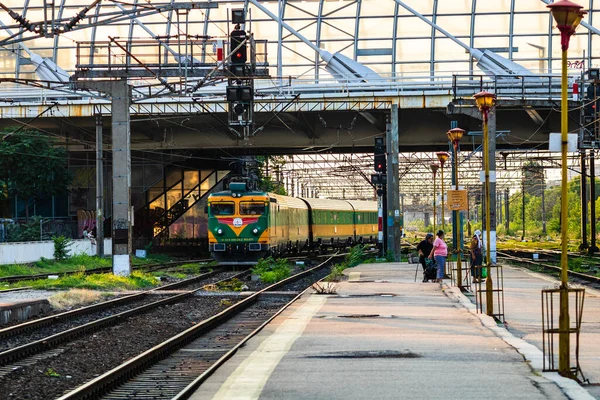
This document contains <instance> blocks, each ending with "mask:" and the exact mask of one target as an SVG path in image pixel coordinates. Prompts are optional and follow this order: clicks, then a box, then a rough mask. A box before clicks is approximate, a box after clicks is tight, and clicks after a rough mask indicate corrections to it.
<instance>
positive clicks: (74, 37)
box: [0, 0, 600, 78]
mask: <svg viewBox="0 0 600 400" xmlns="http://www.w3.org/2000/svg"><path fill="white" fill-rule="evenodd" d="M60 3H61V1H55V2H54V4H55V5H56V7H55V10H54V12H55V18H58V17H59V6H60ZM64 3H65V7H64V10H63V13H62V18H63V20H62V21H60V22H59V23H57V26H61V25H64V24H65V23H66V22H68V21H69V20H70V19H71V18H72V17H73V16H75V15H76V14H77V13H79V12H80V11H81V10H83V9H84V7H86V6H89V4H91V0H90V1H88V0H64ZM134 3H135V1H133V2H124V3H119V4H120V5H121V7H123V9H124V10H125V11H122V10H121V9H120V8H119V7H118V6H117V5H116V3H113V2H105V1H103V2H101V3H100V6H99V7H94V8H92V9H91V10H89V11H88V13H87V15H86V18H83V19H82V20H81V21H80V22H79V23H78V24H77V25H76V29H75V30H73V31H71V32H68V33H65V34H63V35H62V36H60V37H59V38H58V39H57V40H56V39H55V38H52V37H49V38H42V37H37V38H35V39H34V40H26V41H23V42H22V44H21V45H17V44H11V45H9V48H10V49H12V50H13V51H12V52H5V53H4V54H5V55H7V56H8V57H9V58H11V60H2V62H0V76H2V77H6V76H9V77H10V76H16V75H19V74H20V76H22V74H24V73H28V74H30V73H31V72H32V71H33V68H32V66H31V65H27V63H28V60H25V61H24V62H20V63H19V62H17V61H16V55H15V54H16V53H20V54H21V57H24V58H28V57H29V54H28V53H27V50H30V51H32V52H34V53H36V54H39V55H41V56H43V57H48V58H51V59H53V58H54V57H55V51H54V49H55V42H56V43H57V44H58V49H57V51H56V61H57V62H58V65H59V66H60V67H61V68H63V69H64V70H66V71H67V72H69V73H72V72H74V70H75V64H76V51H75V48H76V43H77V42H85V41H90V40H96V41H98V42H106V41H108V39H109V36H110V37H120V38H127V37H128V36H129V34H130V25H131V24H132V22H131V18H130V16H128V15H127V14H126V13H127V12H130V11H131V10H132V8H133V4H134ZM168 3H169V1H168V0H164V1H162V2H159V1H152V2H151V3H150V2H145V1H141V0H139V1H137V4H138V8H137V9H138V11H139V12H141V14H136V15H135V16H136V18H137V20H138V21H139V22H140V23H141V24H144V26H145V29H144V28H142V27H141V26H138V25H137V24H136V23H134V24H133V25H134V28H133V36H135V37H139V38H149V37H150V36H151V35H166V34H167V33H168V34H170V35H177V34H181V33H188V34H192V35H203V34H205V33H206V34H208V35H209V36H211V37H212V38H215V39H225V40H226V39H227V35H228V30H231V29H232V26H231V24H228V23H227V21H228V19H229V15H230V12H231V9H233V8H242V7H244V5H245V2H244V1H243V0H230V1H218V0H217V1H214V3H217V4H218V5H219V7H218V8H217V9H210V10H202V9H194V10H189V12H184V11H180V12H175V11H172V10H171V11H168V10H167V11H163V12H161V13H157V12H155V10H153V9H152V7H156V6H160V5H161V4H163V5H164V4H168ZM174 3H175V4H183V3H189V2H187V1H184V0H175V1H174ZM195 3H199V1H195ZM401 3H402V4H406V5H407V6H408V7H411V8H412V9H414V10H415V11H416V12H417V13H421V14H423V15H424V16H425V18H427V19H428V20H431V19H432V12H433V11H434V3H435V4H436V12H437V16H436V18H435V20H436V22H437V24H439V26H440V27H441V28H443V29H445V30H446V31H447V32H448V33H449V34H450V35H453V36H455V37H456V38H458V40H460V41H461V42H462V43H464V44H465V45H469V44H470V43H474V45H475V46H477V47H480V48H496V50H498V54H500V55H502V56H503V57H509V53H508V52H507V50H508V49H507V48H508V46H509V43H510V41H511V40H512V41H513V52H512V54H511V56H512V58H513V60H514V61H516V62H519V63H521V64H522V65H523V66H525V67H527V68H530V69H535V70H538V69H539V68H540V67H543V68H548V67H552V72H556V65H557V64H558V63H560V46H559V39H558V32H557V31H556V29H555V28H553V30H552V32H553V36H552V38H550V37H549V36H548V29H549V26H550V21H551V17H550V14H549V12H548V9H547V7H546V4H545V3H544V2H543V1H541V0H494V1H489V0H437V1H434V0H360V1H359V0H339V1H338V0H335V1H327V0H326V1H322V2H321V1H309V0H280V1H261V2H260V5H261V6H262V7H265V8H267V9H268V10H269V11H270V12H272V13H273V14H275V15H283V20H284V22H286V23H288V24H289V25H290V26H292V27H293V28H294V29H296V30H298V32H299V33H300V34H301V35H303V36H304V37H305V38H306V39H307V40H309V41H311V42H312V43H314V44H317V43H320V46H321V48H323V49H326V50H328V51H329V52H331V53H335V52H341V53H342V54H344V55H346V56H348V57H349V58H350V59H355V60H358V61H359V62H364V63H366V64H367V65H369V66H370V67H371V68H372V69H374V70H376V71H385V72H392V71H396V72H399V73H409V72H410V73H413V72H419V71H420V72H421V73H422V74H423V75H429V74H430V71H431V66H432V62H433V63H434V64H435V68H434V70H435V71H436V72H437V71H451V70H452V69H453V68H455V67H456V65H457V64H460V65H464V64H463V63H465V62H466V63H468V64H470V66H469V67H472V65H473V64H476V63H469V56H468V55H467V54H466V53H465V50H464V49H462V48H461V47H460V46H459V45H457V44H455V43H454V42H453V41H452V40H449V39H446V38H445V35H444V34H443V33H441V32H439V31H436V33H435V37H436V40H435V42H434V45H435V46H434V49H433V51H434V52H433V55H434V60H431V56H432V54H431V51H432V48H431V32H432V27H431V25H430V24H428V23H426V22H424V21H422V20H421V19H420V18H419V17H418V16H416V15H414V14H413V13H412V12H411V11H409V10H407V9H406V8H405V7H404V6H402V4H401ZM579 3H580V4H582V5H584V6H585V7H586V8H588V7H590V8H591V11H590V14H588V16H586V18H585V21H589V20H590V18H591V15H592V14H593V16H594V19H593V20H595V21H598V20H600V0H585V1H580V2H579ZM3 4H4V5H6V6H7V7H9V8H11V9H12V10H13V11H14V12H16V13H17V14H20V15H25V17H26V18H27V19H28V20H30V21H32V22H34V23H40V24H41V23H42V19H43V16H44V12H43V11H44V5H45V4H46V5H49V4H52V2H48V1H44V0H29V2H28V3H24V2H23V0H4V1H3ZM23 4H28V5H29V6H28V8H27V9H25V10H24V9H23V8H24V5H23ZM247 4H248V8H249V10H250V12H249V15H248V16H249V18H250V17H251V22H249V23H248V24H247V26H246V28H247V29H250V30H251V31H252V32H253V33H254V37H255V38H256V39H266V40H268V41H269V44H268V61H269V64H270V65H271V73H272V74H273V75H275V74H277V73H278V71H277V70H276V66H277V57H278V54H281V60H282V65H281V73H282V74H283V75H296V74H303V75H304V76H305V77H307V76H308V75H310V74H312V76H313V78H316V76H317V70H315V68H314V66H315V62H320V61H319V59H318V57H317V55H316V54H315V51H314V50H313V49H312V48H311V47H310V46H308V45H307V44H305V43H303V42H302V39H300V38H298V37H296V36H295V35H293V34H291V33H290V32H288V31H287V29H283V43H282V48H281V49H278V38H279V31H280V26H279V24H278V23H277V22H276V21H273V20H272V19H271V17H269V16H268V15H266V14H265V13H263V12H262V11H261V10H260V9H259V7H257V6H255V5H253V4H251V3H247ZM473 6H475V10H476V15H475V17H473V16H472V15H471V10H472V9H473ZM280 7H283V10H280ZM511 7H514V13H512V12H511ZM321 9H322V15H321V16H319V12H320V10H321ZM357 10H359V14H360V15H359V16H358V18H357ZM97 13H98V14H99V17H98V19H99V21H100V24H99V25H98V26H97V27H94V26H92V23H93V22H94V21H95V18H94V16H95V15H96V14H97ZM396 13H397V19H396V15H395V14H396ZM132 15H133V14H132ZM319 17H320V18H321V19H319ZM207 18H208V20H209V23H208V25H206V24H205V21H206V19H207ZM107 20H111V21H110V22H107ZM0 21H1V22H2V23H3V24H4V25H6V26H8V27H9V29H10V32H11V33H9V31H8V30H7V29H2V27H0V38H6V37H7V36H9V35H10V34H14V33H18V31H19V26H18V24H17V23H16V22H15V21H14V20H13V19H12V18H11V17H10V16H9V14H8V13H7V12H5V11H4V10H0ZM186 21H187V24H186ZM319 21H321V22H320V23H319ZM472 21H474V30H473V32H471V24H472ZM169 23H170V25H169ZM357 24H358V32H357ZM596 25H598V24H596ZM48 26H51V23H49V24H48ZM394 27H396V32H394ZM511 27H512V32H511ZM146 30H150V31H151V32H152V33H151V34H149V33H148V32H147V31H146ZM511 33H512V36H509V35H511ZM471 34H473V37H471ZM355 35H357V37H356V38H355ZM597 36H598V35H597V33H595V32H594V33H593V34H592V35H588V29H586V28H585V27H583V26H581V27H579V29H578V34H577V35H576V36H575V37H574V38H573V39H572V40H571V46H570V50H569V53H570V55H572V57H580V56H575V55H576V54H577V55H582V54H583V53H584V51H585V53H586V54H587V55H588V56H589V55H591V56H592V60H591V65H593V66H598V64H599V63H600V51H599V46H600V44H599V42H600V40H599V39H598V37H597ZM23 37H24V38H25V39H32V38H33V37H34V35H33V34H32V33H30V32H24V33H23ZM395 37H396V38H397V41H396V42H395V43H394V42H393V39H394V38H395ZM550 39H552V43H550ZM170 40H171V43H172V41H173V40H175V39H173V38H171V39H170ZM528 43H531V44H533V45H534V46H537V47H534V46H532V45H530V44H528ZM19 47H20V48H21V50H20V51H19V50H15V49H17V48H19ZM498 48H500V49H498ZM26 49H27V50H26ZM193 51H194V54H198V53H197V52H199V51H201V49H196V48H194V49H193ZM211 51H212V50H211ZM88 52H89V50H88ZM142 56H143V55H142ZM548 57H550V62H548V61H547V60H545V59H546V58H548ZM208 58H210V56H209V57H208ZM208 58H207V59H208ZM446 63H447V64H448V65H449V67H446V66H443V65H442V64H446ZM322 65H323V64H322V62H321V66H322ZM17 68H19V69H20V70H19V71H17ZM461 68H462V67H461ZM473 68H474V70H473V73H481V72H480V71H479V70H478V69H477V68H476V67H473ZM309 70H311V71H312V72H307V71H309ZM320 71H321V72H319V76H320V75H321V74H323V73H324V74H326V75H327V73H325V72H323V69H322V68H320ZM544 72H548V71H547V70H546V71H544Z"/></svg>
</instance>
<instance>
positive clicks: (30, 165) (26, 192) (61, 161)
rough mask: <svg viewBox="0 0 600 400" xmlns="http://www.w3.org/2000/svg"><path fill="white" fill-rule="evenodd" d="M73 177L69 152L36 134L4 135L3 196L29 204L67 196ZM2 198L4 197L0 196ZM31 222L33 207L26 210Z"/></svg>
mask: <svg viewBox="0 0 600 400" xmlns="http://www.w3.org/2000/svg"><path fill="white" fill-rule="evenodd" d="M71 180H72V176H71V173H70V172H69V170H68V169H67V152H66V150H65V149H64V148H62V147H56V146H55V145H54V143H53V141H52V140H51V139H50V138H49V137H48V136H47V135H45V134H43V133H41V132H38V131H36V130H21V131H15V129H6V130H4V131H2V132H0V191H1V192H0V194H1V195H3V196H8V195H12V196H17V197H20V198H22V199H24V200H25V201H26V204H27V205H28V204H29V201H30V200H31V199H32V198H33V199H35V198H39V197H40V196H44V195H46V196H54V195H59V194H63V193H66V192H67V191H68V186H69V185H70V184H71ZM0 197H1V196H0ZM25 210H26V211H25V216H26V218H27V219H29V207H27V206H26V207H25Z"/></svg>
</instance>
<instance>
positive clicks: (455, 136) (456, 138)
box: [446, 128, 465, 288]
mask: <svg viewBox="0 0 600 400" xmlns="http://www.w3.org/2000/svg"><path fill="white" fill-rule="evenodd" d="M464 134H465V131H464V130H463V129H460V128H452V129H450V130H449V131H448V132H446V135H448V139H450V141H451V142H452V145H453V146H454V183H455V185H456V190H458V142H460V139H461V138H462V137H463V135H464ZM454 213H455V214H454V221H455V222H456V224H457V226H456V237H457V245H456V247H457V248H456V252H457V257H456V281H457V282H458V287H459V288H461V287H462V265H461V259H460V258H461V255H462V249H461V232H460V231H461V229H460V211H454Z"/></svg>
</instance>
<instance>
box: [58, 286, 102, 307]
mask: <svg viewBox="0 0 600 400" xmlns="http://www.w3.org/2000/svg"><path fill="white" fill-rule="evenodd" d="M108 296H110V293H106V292H97V291H94V290H88V289H71V290H69V291H67V292H60V293H57V294H55V295H53V296H50V297H49V298H48V301H49V302H50V305H51V306H52V307H53V308H55V309H57V310H67V309H71V308H73V307H76V306H85V305H88V304H92V303H95V302H98V301H100V300H102V299H104V298H106V297H108Z"/></svg>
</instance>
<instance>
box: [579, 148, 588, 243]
mask: <svg viewBox="0 0 600 400" xmlns="http://www.w3.org/2000/svg"><path fill="white" fill-rule="evenodd" d="M579 157H580V158H579V161H580V163H581V192H580V195H581V245H579V249H580V250H585V249H587V248H588V247H589V244H588V241H587V221H588V213H587V211H588V210H587V172H586V166H585V157H586V151H585V149H582V150H581V153H580V154H579Z"/></svg>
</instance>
